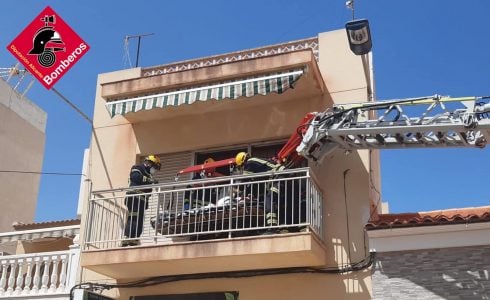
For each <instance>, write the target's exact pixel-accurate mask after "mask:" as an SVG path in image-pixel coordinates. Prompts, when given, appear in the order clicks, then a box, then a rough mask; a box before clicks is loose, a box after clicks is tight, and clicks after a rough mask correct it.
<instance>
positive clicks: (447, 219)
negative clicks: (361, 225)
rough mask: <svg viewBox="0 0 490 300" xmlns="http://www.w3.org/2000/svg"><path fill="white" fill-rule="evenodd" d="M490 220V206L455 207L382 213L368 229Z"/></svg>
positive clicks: (368, 225)
mask: <svg viewBox="0 0 490 300" xmlns="http://www.w3.org/2000/svg"><path fill="white" fill-rule="evenodd" d="M477 222H490V206H481V207H466V208H454V209H445V210H434V211H427V212H417V213H399V214H381V215H378V219H377V220H371V221H369V222H368V223H367V224H366V229H367V230H376V229H386V228H401V227H414V226H433V225H448V224H461V223H477Z"/></svg>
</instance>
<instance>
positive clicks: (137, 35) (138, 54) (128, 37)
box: [124, 33, 154, 67]
mask: <svg viewBox="0 0 490 300" xmlns="http://www.w3.org/2000/svg"><path fill="white" fill-rule="evenodd" d="M149 35H154V33H145V34H136V35H127V36H126V37H125V38H124V40H125V41H127V40H129V39H133V38H138V47H137V49H136V67H138V64H139V60H140V47H141V38H142V37H145V36H149Z"/></svg>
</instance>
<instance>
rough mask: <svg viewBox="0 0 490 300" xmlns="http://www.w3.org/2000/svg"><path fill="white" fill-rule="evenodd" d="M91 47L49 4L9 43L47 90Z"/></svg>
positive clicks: (12, 50)
mask: <svg viewBox="0 0 490 300" xmlns="http://www.w3.org/2000/svg"><path fill="white" fill-rule="evenodd" d="M89 49H90V47H89V46H88V45H87V43H85V42H84V41H83V40H82V39H81V38H80V37H79V36H78V34H76V33H75V31H73V30H72V29H71V28H70V26H68V24H66V23H65V22H64V21H63V19H62V18H61V17H60V16H59V15H58V14H57V13H56V12H55V11H54V10H53V9H52V8H51V7H49V6H48V7H46V8H45V9H44V10H43V11H42V12H41V13H40V14H39V15H38V16H37V17H36V18H35V19H34V20H33V21H32V22H31V23H30V24H29V25H28V26H27V27H26V28H25V29H24V30H23V31H22V32H21V33H20V34H19V35H18V36H17V37H16V38H15V39H14V40H13V41H12V42H11V43H10V44H9V45H8V46H7V50H9V51H10V52H11V53H12V54H13V55H14V56H15V57H17V59H18V60H19V61H20V62H21V63H22V64H23V65H24V66H25V67H26V69H27V70H29V72H31V73H32V75H34V76H35V77H36V78H37V79H38V80H39V81H40V82H41V83H42V84H43V85H44V87H46V88H47V89H48V90H49V89H51V87H53V86H54V84H55V83H56V82H57V81H58V80H60V78H61V77H63V75H65V74H66V72H68V70H69V69H70V68H71V67H73V65H74V64H75V63H76V62H77V61H78V60H79V59H80V58H81V57H82V56H83V55H85V53H87V51H88V50H89Z"/></svg>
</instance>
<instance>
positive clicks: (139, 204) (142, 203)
mask: <svg viewBox="0 0 490 300" xmlns="http://www.w3.org/2000/svg"><path fill="white" fill-rule="evenodd" d="M152 183H156V181H155V180H154V179H153V178H152V176H151V174H150V167H149V166H148V167H147V166H145V165H144V164H140V165H134V166H132V167H131V171H130V173H129V186H130V187H134V186H140V185H147V184H152ZM151 191H152V189H151V188H150V189H148V188H147V189H134V190H130V191H128V192H127V193H126V198H125V199H124V204H126V207H127V208H128V219H127V222H126V227H125V228H124V235H125V236H126V237H127V238H136V237H140V236H141V233H142V232H143V220H144V214H145V209H146V208H148V201H147V200H148V198H149V197H150V195H149V194H147V195H141V194H144V193H151Z"/></svg>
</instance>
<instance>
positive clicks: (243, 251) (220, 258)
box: [81, 232, 326, 280]
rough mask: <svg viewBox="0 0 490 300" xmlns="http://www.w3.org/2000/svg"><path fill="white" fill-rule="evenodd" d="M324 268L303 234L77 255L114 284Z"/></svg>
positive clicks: (322, 256) (317, 246) (318, 246)
mask: <svg viewBox="0 0 490 300" xmlns="http://www.w3.org/2000/svg"><path fill="white" fill-rule="evenodd" d="M325 264H326V249H325V246H324V244H323V243H322V242H321V241H320V240H319V239H318V238H317V237H316V236H315V234H313V233H309V232H306V233H290V234H282V235H274V236H258V237H243V238H234V239H226V240H213V241H199V242H185V243H178V244H169V245H163V246H162V245H159V246H149V247H144V246H139V247H131V248H116V249H108V250H89V251H84V252H82V254H81V266H82V267H83V268H87V269H89V270H92V271H95V272H97V273H100V274H102V275H105V276H108V277H111V278H113V279H116V280H119V279H131V278H143V277H153V276H165V275H180V274H196V273H213V272H232V271H242V270H256V269H276V268H289V267H318V266H324V265H325Z"/></svg>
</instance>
